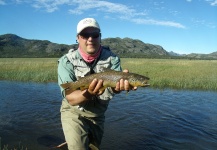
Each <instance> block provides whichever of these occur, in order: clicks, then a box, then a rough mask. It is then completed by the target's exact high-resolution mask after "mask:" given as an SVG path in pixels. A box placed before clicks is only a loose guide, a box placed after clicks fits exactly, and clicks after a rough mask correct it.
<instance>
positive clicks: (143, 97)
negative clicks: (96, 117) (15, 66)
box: [0, 81, 217, 150]
mask: <svg viewBox="0 0 217 150" xmlns="http://www.w3.org/2000/svg"><path fill="white" fill-rule="evenodd" d="M0 89H1V90H0V120H1V121H0V137H2V143H3V144H6V143H7V144H9V145H15V144H16V145H17V144H18V143H19V142H20V141H21V142H22V143H24V145H26V146H27V147H29V148H31V149H34V150H43V149H48V147H49V146H52V145H54V144H55V143H59V142H62V141H64V140H63V139H64V137H63V133H62V129H61V124H60V113H59V108H60V105H61V96H60V92H59V88H58V86H57V84H55V83H48V84H37V83H22V82H8V81H0ZM216 97H217V92H207V91H206V92H205V91H183V90H182V91H175V90H169V89H168V90H163V91H162V90H156V89H151V88H145V89H143V88H140V89H138V90H137V91H132V92H130V93H129V94H125V93H121V94H119V95H116V96H115V98H114V99H113V100H112V101H111V103H110V105H109V108H108V111H107V112H106V123H105V134H104V138H103V141H102V146H101V148H102V149H103V150H111V149H112V150H120V149H125V150H128V149H129V150H135V149H136V150H143V149H215V148H216V147H217V109H216V107H217V101H216Z"/></svg>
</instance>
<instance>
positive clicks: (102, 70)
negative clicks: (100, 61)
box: [99, 67, 115, 72]
mask: <svg viewBox="0 0 217 150" xmlns="http://www.w3.org/2000/svg"><path fill="white" fill-rule="evenodd" d="M99 70H100V72H108V71H115V70H112V69H110V68H105V67H101V68H100V69H99Z"/></svg>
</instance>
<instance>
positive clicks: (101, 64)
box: [94, 58, 111, 73]
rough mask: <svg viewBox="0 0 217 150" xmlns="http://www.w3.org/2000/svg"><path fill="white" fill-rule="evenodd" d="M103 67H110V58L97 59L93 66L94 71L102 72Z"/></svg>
mask: <svg viewBox="0 0 217 150" xmlns="http://www.w3.org/2000/svg"><path fill="white" fill-rule="evenodd" d="M103 68H111V59H110V58H107V59H103V60H99V61H98V63H97V65H96V66H95V67H94V71H95V72H97V73H98V72H102V70H103Z"/></svg>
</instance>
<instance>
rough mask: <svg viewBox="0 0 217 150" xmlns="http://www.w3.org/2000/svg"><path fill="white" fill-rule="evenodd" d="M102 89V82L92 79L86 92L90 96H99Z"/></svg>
mask: <svg viewBox="0 0 217 150" xmlns="http://www.w3.org/2000/svg"><path fill="white" fill-rule="evenodd" d="M102 87H103V80H98V79H94V80H93V81H92V82H91V83H90V85H89V88H88V89H87V92H88V93H89V94H91V95H101V94H102V93H103V92H104V91H100V89H101V88H102Z"/></svg>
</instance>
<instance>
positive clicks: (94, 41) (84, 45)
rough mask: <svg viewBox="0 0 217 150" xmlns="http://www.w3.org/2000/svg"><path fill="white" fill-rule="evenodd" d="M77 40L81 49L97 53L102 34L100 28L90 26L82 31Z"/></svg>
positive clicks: (88, 52)
mask: <svg viewBox="0 0 217 150" xmlns="http://www.w3.org/2000/svg"><path fill="white" fill-rule="evenodd" d="M77 40H78V43H79V46H80V47H81V49H82V50H83V51H84V52H86V53H87V54H90V55H92V54H95V53H96V52H97V51H98V49H99V47H100V41H101V34H100V32H99V29H97V28H93V27H89V28H86V29H84V30H82V31H81V33H80V34H79V35H78V36H77Z"/></svg>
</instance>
